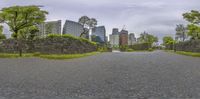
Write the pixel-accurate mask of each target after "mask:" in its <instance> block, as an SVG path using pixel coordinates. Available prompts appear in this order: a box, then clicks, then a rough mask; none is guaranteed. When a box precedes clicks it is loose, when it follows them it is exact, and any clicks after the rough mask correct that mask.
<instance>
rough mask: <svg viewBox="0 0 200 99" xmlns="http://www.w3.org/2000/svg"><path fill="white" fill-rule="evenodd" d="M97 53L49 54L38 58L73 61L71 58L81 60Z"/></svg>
mask: <svg viewBox="0 0 200 99" xmlns="http://www.w3.org/2000/svg"><path fill="white" fill-rule="evenodd" d="M98 53H99V52H91V53H85V54H62V55H59V54H49V55H40V56H38V57H40V58H46V59H60V60H62V59H73V58H81V57H86V56H91V55H95V54H98Z"/></svg>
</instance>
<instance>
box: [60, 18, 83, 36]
mask: <svg viewBox="0 0 200 99" xmlns="http://www.w3.org/2000/svg"><path fill="white" fill-rule="evenodd" d="M83 32H84V30H83V25H81V24H80V23H78V22H74V21H70V20H66V21H65V24H64V27H63V34H70V35H72V36H76V37H80V35H81V33H83Z"/></svg>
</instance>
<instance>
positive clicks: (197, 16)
mask: <svg viewBox="0 0 200 99" xmlns="http://www.w3.org/2000/svg"><path fill="white" fill-rule="evenodd" d="M183 17H184V19H186V20H187V21H188V22H190V23H193V24H200V12H199V11H196V10H192V11H191V12H187V13H184V14H183Z"/></svg>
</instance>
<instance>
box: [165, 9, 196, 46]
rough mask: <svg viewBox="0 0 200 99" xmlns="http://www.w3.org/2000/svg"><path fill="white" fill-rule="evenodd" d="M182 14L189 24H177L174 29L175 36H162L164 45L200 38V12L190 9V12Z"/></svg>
mask: <svg viewBox="0 0 200 99" xmlns="http://www.w3.org/2000/svg"><path fill="white" fill-rule="evenodd" d="M182 16H183V19H185V20H186V21H187V22H189V24H188V25H187V26H184V25H183V24H178V25H177V26H176V29H175V30H176V34H175V38H173V37H172V36H165V37H163V45H164V46H169V45H174V44H175V43H178V42H184V41H186V40H198V39H200V12H199V11H196V10H191V11H190V12H186V13H183V15H182Z"/></svg>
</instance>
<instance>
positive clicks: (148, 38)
mask: <svg viewBox="0 0 200 99" xmlns="http://www.w3.org/2000/svg"><path fill="white" fill-rule="evenodd" d="M139 42H142V43H149V44H150V45H152V44H153V43H156V42H158V38H157V37H156V36H154V35H151V34H148V33H146V32H144V33H141V34H140V37H139Z"/></svg>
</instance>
